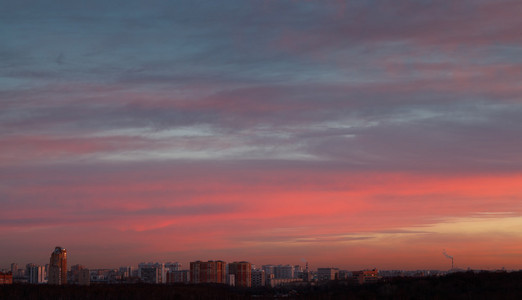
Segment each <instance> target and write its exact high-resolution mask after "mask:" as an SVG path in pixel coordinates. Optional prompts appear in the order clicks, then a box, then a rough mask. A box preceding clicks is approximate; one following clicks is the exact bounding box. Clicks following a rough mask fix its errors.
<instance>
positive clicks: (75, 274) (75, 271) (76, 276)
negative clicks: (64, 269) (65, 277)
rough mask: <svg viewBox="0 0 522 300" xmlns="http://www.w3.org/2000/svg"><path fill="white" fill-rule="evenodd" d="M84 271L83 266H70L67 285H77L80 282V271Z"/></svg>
mask: <svg viewBox="0 0 522 300" xmlns="http://www.w3.org/2000/svg"><path fill="white" fill-rule="evenodd" d="M83 269H85V266H82V265H74V266H71V272H70V275H71V276H70V277H69V283H79V282H80V271H81V270H83Z"/></svg>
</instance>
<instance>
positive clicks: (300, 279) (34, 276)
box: [0, 247, 442, 288]
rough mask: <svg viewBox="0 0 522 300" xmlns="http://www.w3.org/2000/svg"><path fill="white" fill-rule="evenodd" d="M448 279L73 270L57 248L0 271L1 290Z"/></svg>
mask: <svg viewBox="0 0 522 300" xmlns="http://www.w3.org/2000/svg"><path fill="white" fill-rule="evenodd" d="M429 275H442V274H441V272H439V271H411V272H409V271H384V272H383V271H379V270H377V269H371V270H358V271H348V270H340V269H338V268H333V267H323V268H317V269H316V270H311V269H309V267H308V263H306V264H305V266H300V265H288V264H287V265H281V264H279V265H262V266H261V267H256V266H255V265H252V264H251V263H250V262H247V261H238V262H231V263H226V262H225V261H222V260H210V261H199V260H198V261H193V262H190V265H189V268H188V269H183V267H182V265H181V264H180V263H178V262H167V263H160V262H142V263H139V264H138V267H137V268H136V267H132V266H122V267H120V268H118V269H88V268H86V267H85V266H83V265H79V264H77V265H73V266H71V267H70V268H68V265H67V250H66V249H65V248H62V247H56V248H55V249H54V250H53V251H52V252H51V256H50V259H49V264H46V265H37V264H33V263H30V264H27V265H26V266H25V268H20V266H18V264H16V263H12V264H11V268H10V269H9V270H0V285H3V284H12V283H30V284H53V285H64V284H76V285H91V284H108V283H109V284H115V283H148V284H202V283H218V284H228V285H231V286H237V287H244V288H256V287H277V286H281V285H320V284H324V283H326V282H330V281H339V282H341V283H346V284H366V283H372V282H377V281H379V280H381V279H382V278H383V277H389V276H429Z"/></svg>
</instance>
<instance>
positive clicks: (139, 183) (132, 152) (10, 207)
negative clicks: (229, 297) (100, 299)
mask: <svg viewBox="0 0 522 300" xmlns="http://www.w3.org/2000/svg"><path fill="white" fill-rule="evenodd" d="M107 2H109V1H101V0H92V1H88V2H86V3H72V2H71V1H49V2H47V1H46V3H43V2H42V1H31V0H30V1H14V0H12V1H11V0H0V37H1V38H2V43H1V44H0V244H1V249H2V250H1V255H0V267H5V268H7V267H8V266H9V265H10V264H11V263H12V262H18V263H24V264H25V263H38V264H41V263H45V262H46V261H47V262H48V261H49V251H50V249H53V248H54V247H55V246H56V245H61V246H63V247H64V248H66V249H67V251H68V253H69V254H70V257H68V264H69V265H74V264H83V265H86V266H90V267H93V268H95V267H119V266H125V265H135V264H138V263H140V262H144V261H145V262H147V261H163V262H167V261H179V262H181V263H182V264H183V265H184V266H187V264H188V263H189V262H190V261H193V260H198V259H200V260H214V259H221V260H223V261H227V262H233V261H243V260H244V261H248V262H250V263H252V264H256V265H263V264H268V263H270V264H272V263H273V264H286V263H289V264H304V262H303V261H308V262H309V263H310V264H311V265H313V266H314V267H327V266H335V267H339V268H343V269H353V270H362V269H367V268H374V267H375V268H378V269H385V270H390V269H409V270H415V269H439V270H446V269H449V267H448V266H449V265H451V261H450V259H449V258H448V257H447V256H452V257H454V263H455V266H456V267H459V268H464V269H466V268H468V267H469V268H472V269H501V268H502V267H505V268H506V269H522V230H521V229H520V228H522V201H521V199H522V184H521V182H522V156H521V155H520V153H521V150H522V122H521V120H522V102H521V101H522V88H521V85H520V82H522V56H521V53H522V39H521V38H520V28H522V19H521V18H520V12H521V11H522V2H521V1H512V0H502V1H487V0H479V1H475V0H473V1H471V0H464V1H413V0H411V1H410V0H399V1H336V0H335V1H334V0H325V1H300V0H277V1H276V0H224V1H220V2H219V3H214V2H212V3H209V1H199V0H191V1H188V0H183V1H179V2H178V1H176V2H175V3H165V1H156V0H153V1H147V2H144V1H134V0H132V1H110V2H109V3H107Z"/></svg>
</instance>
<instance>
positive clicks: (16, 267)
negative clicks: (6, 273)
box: [11, 263, 18, 275]
mask: <svg viewBox="0 0 522 300" xmlns="http://www.w3.org/2000/svg"><path fill="white" fill-rule="evenodd" d="M17 271H18V265H17V264H16V263H12V264H11V274H12V275H14V274H16V272H17Z"/></svg>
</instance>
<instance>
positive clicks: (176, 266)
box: [165, 262, 181, 271]
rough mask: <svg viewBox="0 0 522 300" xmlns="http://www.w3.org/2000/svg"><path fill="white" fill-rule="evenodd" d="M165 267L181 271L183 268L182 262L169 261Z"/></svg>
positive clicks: (169, 269) (168, 269)
mask: <svg viewBox="0 0 522 300" xmlns="http://www.w3.org/2000/svg"><path fill="white" fill-rule="evenodd" d="M165 269H166V270H167V271H179V270H181V264H180V263H179V262H168V263H165Z"/></svg>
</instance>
